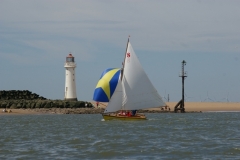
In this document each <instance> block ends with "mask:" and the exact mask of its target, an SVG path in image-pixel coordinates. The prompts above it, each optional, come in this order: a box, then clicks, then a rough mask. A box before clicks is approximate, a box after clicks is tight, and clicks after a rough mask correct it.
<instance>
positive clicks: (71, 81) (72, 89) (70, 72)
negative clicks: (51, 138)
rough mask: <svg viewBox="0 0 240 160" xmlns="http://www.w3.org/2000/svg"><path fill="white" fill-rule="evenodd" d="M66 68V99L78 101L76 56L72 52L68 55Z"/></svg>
mask: <svg viewBox="0 0 240 160" xmlns="http://www.w3.org/2000/svg"><path fill="white" fill-rule="evenodd" d="M64 67H65V69H66V75H65V77H66V78H65V97H64V99H65V100H70V101H77V93H76V79H75V68H76V64H75V62H74V57H73V56H72V54H71V53H69V54H68V56H67V57H66V62H65V65H64Z"/></svg>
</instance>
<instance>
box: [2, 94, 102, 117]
mask: <svg viewBox="0 0 240 160" xmlns="http://www.w3.org/2000/svg"><path fill="white" fill-rule="evenodd" d="M0 108H5V109H27V110H32V111H36V112H40V113H58V114H83V113H85V114H95V113H102V112H103V109H100V108H94V106H93V104H92V103H91V102H87V101H66V100H49V99H46V98H44V97H42V96H39V95H38V94H36V93H32V92H30V91H28V90H8V91H6V90H2V91H0Z"/></svg>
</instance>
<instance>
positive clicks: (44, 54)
mask: <svg viewBox="0 0 240 160" xmlns="http://www.w3.org/2000/svg"><path fill="white" fill-rule="evenodd" d="M239 15H240V1H238V0H228V1H226V0H181V1H179V0H121V1H117V0H41V1H33V0H1V1H0V66H1V70H0V75H1V78H0V90H29V91H31V92H33V93H36V94H39V95H40V96H43V97H46V98H48V99H64V88H65V68H64V63H65V58H66V56H67V55H68V54H69V53H70V52H71V53H72V54H73V56H74V57H75V62H76V64H77V68H76V73H75V75H76V86H77V98H78V100H81V101H92V97H93V92H94V89H95V87H96V84H97V82H98V80H99V78H100V75H101V73H102V72H103V71H104V70H105V69H107V68H120V67H121V66H122V62H123V58H124V54H125V50H126V44H127V38H128V36H129V35H130V36H131V37H130V42H131V44H132V46H133V49H134V51H135V53H136V54H137V56H138V58H139V61H140V62H141V64H142V67H143V68H144V70H145V72H146V73H147V75H148V77H149V79H150V80H151V81H152V83H153V85H154V86H155V88H156V90H157V91H158V93H159V94H160V95H161V96H162V97H163V99H164V100H166V98H167V97H168V95H169V98H170V101H173V102H177V101H179V100H180V99H181V96H182V95H181V94H182V90H181V89H182V80H181V78H180V77H179V73H180V71H181V65H182V64H181V62H182V61H183V60H185V61H186V62H187V63H186V65H185V68H184V69H185V71H187V73H188V77H187V78H186V79H185V98H186V99H185V100H186V101H193V102H201V101H202V102H203V101H206V102H212V101H214V102H240V85H239V82H240V71H239V69H240V16H239Z"/></svg>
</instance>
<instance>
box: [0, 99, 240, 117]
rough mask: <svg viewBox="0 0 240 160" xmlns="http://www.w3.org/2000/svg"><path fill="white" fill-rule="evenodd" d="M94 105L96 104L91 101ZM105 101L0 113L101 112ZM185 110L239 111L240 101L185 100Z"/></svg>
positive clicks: (158, 109)
mask: <svg viewBox="0 0 240 160" xmlns="http://www.w3.org/2000/svg"><path fill="white" fill-rule="evenodd" d="M166 104H167V106H168V107H169V108H170V109H171V111H173V110H174V107H175V105H176V104H177V102H166ZM93 105H94V106H95V107H96V104H95V103H94V102H93ZM105 106H106V103H100V105H99V106H98V108H76V109H71V108H49V109H46V108H41V109H37V108H36V109H11V111H12V112H11V113H6V112H5V113H3V112H2V110H3V109H4V108H1V112H0V115H26V114H31V115H34V114H36V115H37V114H98V113H101V112H103V110H104V108H105ZM148 110H150V111H158V112H160V111H161V108H159V107H158V108H151V109H148ZM185 110H186V112H240V103H239V102H238V103H230V102H228V103H227V102H226V103H223V102H185Z"/></svg>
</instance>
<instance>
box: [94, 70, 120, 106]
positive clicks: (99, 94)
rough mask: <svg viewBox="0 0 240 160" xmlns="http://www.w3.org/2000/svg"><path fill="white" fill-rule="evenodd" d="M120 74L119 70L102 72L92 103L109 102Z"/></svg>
mask: <svg viewBox="0 0 240 160" xmlns="http://www.w3.org/2000/svg"><path fill="white" fill-rule="evenodd" d="M120 73H121V69H120V68H109V69H106V70H105V71H103V73H102V75H101V77H100V79H99V81H98V83H97V86H96V88H95V90H94V94H93V100H94V101H98V102H109V100H110V98H111V97H112V95H113V93H114V91H115V89H116V87H117V84H118V80H119V76H120Z"/></svg>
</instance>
